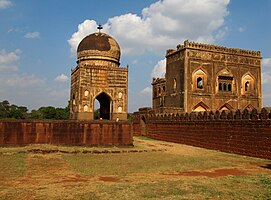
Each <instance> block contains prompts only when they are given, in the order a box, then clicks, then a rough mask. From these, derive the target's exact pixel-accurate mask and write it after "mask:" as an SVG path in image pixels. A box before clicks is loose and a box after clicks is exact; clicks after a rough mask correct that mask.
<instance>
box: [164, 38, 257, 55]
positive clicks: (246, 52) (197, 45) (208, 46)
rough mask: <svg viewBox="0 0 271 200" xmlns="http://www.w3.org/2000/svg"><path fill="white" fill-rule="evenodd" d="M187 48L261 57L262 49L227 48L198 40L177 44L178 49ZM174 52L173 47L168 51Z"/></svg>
mask: <svg viewBox="0 0 271 200" xmlns="http://www.w3.org/2000/svg"><path fill="white" fill-rule="evenodd" d="M187 48H189V49H196V50H205V51H213V52H218V53H227V54H235V55H242V56H250V57H258V58H261V52H260V51H253V50H244V49H239V48H227V47H223V46H216V45H211V44H202V43H197V42H191V41H188V40H186V41H184V44H183V45H181V44H179V45H177V51H179V50H183V49H187ZM173 52H175V51H174V50H172V49H170V50H168V51H167V53H169V54H170V53H173Z"/></svg>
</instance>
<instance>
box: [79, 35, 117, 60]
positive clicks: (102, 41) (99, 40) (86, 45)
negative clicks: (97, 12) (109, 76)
mask: <svg viewBox="0 0 271 200" xmlns="http://www.w3.org/2000/svg"><path fill="white" fill-rule="evenodd" d="M77 59H78V62H80V61H83V60H107V61H113V62H115V63H119V60H120V47H119V44H118V43H117V41H116V40H115V39H114V38H112V37H111V36H109V35H107V34H105V33H100V32H99V33H93V34H90V35H88V36H86V37H85V38H84V39H83V40H82V41H81V42H80V43H79V45H78V48H77Z"/></svg>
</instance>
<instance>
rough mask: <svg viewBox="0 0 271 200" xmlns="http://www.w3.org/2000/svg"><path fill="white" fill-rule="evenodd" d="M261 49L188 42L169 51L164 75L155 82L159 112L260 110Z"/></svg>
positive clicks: (156, 103)
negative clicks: (254, 49)
mask: <svg viewBox="0 0 271 200" xmlns="http://www.w3.org/2000/svg"><path fill="white" fill-rule="evenodd" d="M261 59H262V58H261V54H260V51H252V50H243V49H238V48H227V47H221V46H215V45H209V44H200V43H195V42H190V41H185V42H184V44H183V45H178V46H177V48H176V49H169V50H167V53H166V74H165V78H154V79H153V81H152V88H153V95H152V108H153V110H154V111H155V112H156V113H167V114H169V113H170V114H172V113H175V114H176V113H181V112H194V111H216V110H220V111H222V110H237V109H242V110H243V109H245V108H247V109H250V110H252V109H253V108H256V109H261V107H262V89H261Z"/></svg>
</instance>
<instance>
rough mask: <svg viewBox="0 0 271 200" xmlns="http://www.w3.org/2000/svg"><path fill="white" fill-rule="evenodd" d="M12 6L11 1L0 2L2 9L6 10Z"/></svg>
mask: <svg viewBox="0 0 271 200" xmlns="http://www.w3.org/2000/svg"><path fill="white" fill-rule="evenodd" d="M11 6H12V3H11V1H9V0H0V9H6V8H9V7H11Z"/></svg>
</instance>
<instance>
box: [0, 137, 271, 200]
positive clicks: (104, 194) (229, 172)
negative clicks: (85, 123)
mask: <svg viewBox="0 0 271 200" xmlns="http://www.w3.org/2000/svg"><path fill="white" fill-rule="evenodd" d="M135 143H136V144H137V145H138V146H139V147H140V148H139V149H144V150H146V151H145V153H148V152H152V151H155V150H159V151H161V152H166V153H167V154H171V155H179V156H197V155H199V154H203V155H204V154H206V156H207V157H206V159H212V157H214V156H216V157H223V156H225V154H224V153H221V154H220V153H218V154H213V152H212V151H208V150H203V149H201V148H196V147H191V146H186V145H180V144H174V143H168V142H162V141H155V140H146V139H144V138H135ZM133 150H134V149H133ZM202 151H204V153H202ZM209 152H210V153H209ZM5 154H8V152H5ZM64 154H65V153H60V152H57V153H26V154H25V159H24V166H25V167H24V174H23V175H22V176H19V177H10V176H8V175H7V176H5V175H3V177H2V178H1V179H0V199H115V198H116V199H145V198H146V199H182V198H181V197H183V198H184V199H205V198H206V196H205V194H201V193H202V192H198V193H197V192H196V194H195V196H191V194H189V195H188V193H186V195H185V196H178V194H175V195H173V196H172V195H170V194H164V193H163V194H162V195H161V196H159V195H157V192H156V193H155V195H154V194H152V195H149V196H148V195H145V196H142V195H141V194H137V193H136V192H134V193H130V191H131V190H136V188H137V187H139V185H144V184H145V185H146V184H159V183H160V182H161V183H168V184H171V183H172V184H173V183H174V184H175V183H177V182H178V181H179V182H180V181H181V183H182V187H184V188H185V189H184V190H185V191H188V190H189V188H190V187H191V185H193V184H192V181H194V182H195V181H198V178H200V180H204V181H206V179H208V180H209V179H212V181H213V180H214V179H218V178H223V177H227V176H231V177H242V176H254V175H258V174H264V175H266V176H268V177H269V178H270V176H271V170H270V165H269V164H270V163H271V161H270V163H268V162H269V161H267V160H261V159H259V160H258V159H251V160H247V158H244V159H240V161H239V162H240V163H242V162H243V163H244V164H240V167H236V165H233V166H227V167H224V166H222V167H221V168H214V169H208V170H200V169H199V170H191V171H181V172H180V171H175V170H172V171H171V170H167V171H163V172H152V173H149V172H148V173H130V174H125V175H103V174H99V175H84V174H83V173H80V172H79V171H78V170H76V169H75V168H74V167H73V166H72V165H71V164H70V163H69V162H67V160H65V159H64V158H63V155H64ZM119 154H122V150H121V151H120V152H119ZM126 154H127V153H126ZM130 154H139V155H140V152H136V151H135V152H130ZM167 154H166V155H167ZM209 154H210V155H209ZM114 155H115V154H112V156H114ZM144 155H145V154H144ZM208 156H209V157H208ZM230 159H232V157H230V158H228V157H226V158H225V160H228V161H229V160H230ZM234 159H235V157H234V156H233V160H234ZM237 166H238V165H237ZM139 167H140V166H139ZM269 180H270V179H268V181H269ZM186 181H188V182H186ZM194 182H193V183H194ZM270 183H271V182H267V184H270ZM118 184H119V185H118ZM120 186H121V187H120ZM126 186H127V188H126ZM118 187H119V188H118ZM151 187H153V186H151ZM155 187H158V186H157V185H155ZM165 187H167V186H165ZM174 187H177V186H174ZM178 187H179V186H178ZM108 188H109V189H108ZM111 188H112V191H111ZM116 188H117V189H116ZM268 188H269V186H268ZM268 188H267V189H268ZM150 189H151V188H150ZM158 189H159V188H158ZM106 190H107V191H106ZM115 190H118V191H117V192H116V191H115ZM121 190H123V192H124V193H122V194H121V195H120V194H119V191H121ZM140 190H141V189H140ZM125 191H126V192H125ZM193 191H194V190H192V192H193ZM195 191H197V190H195ZM125 193H126V194H125ZM158 193H159V192H158ZM168 193H174V191H173V192H171V190H169V189H168ZM125 195H127V196H125ZM140 195H141V196H140ZM163 195H164V196H163ZM207 197H210V195H209V196H207ZM211 197H212V196H211ZM218 197H219V196H218ZM226 197H227V196H226ZM214 199H216V198H214ZM217 199H220V198H217Z"/></svg>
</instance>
